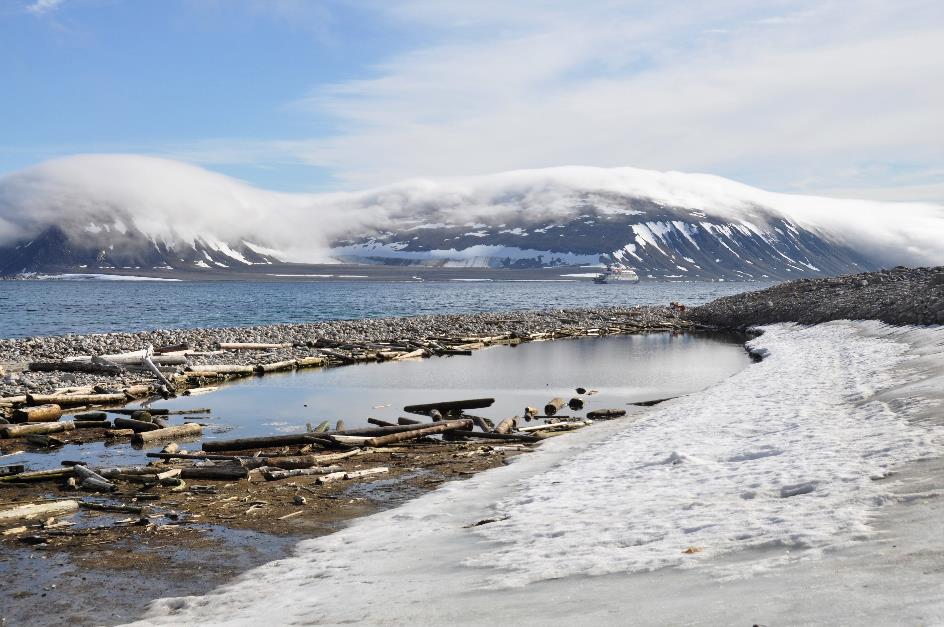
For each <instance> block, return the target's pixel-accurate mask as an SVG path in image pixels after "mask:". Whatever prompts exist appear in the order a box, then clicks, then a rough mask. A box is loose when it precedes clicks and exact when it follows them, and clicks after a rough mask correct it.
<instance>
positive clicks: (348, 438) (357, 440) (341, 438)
mask: <svg viewBox="0 0 944 627" xmlns="http://www.w3.org/2000/svg"><path fill="white" fill-rule="evenodd" d="M328 438H329V439H330V440H331V441H332V442H334V443H335V444H339V445H341V446H364V443H365V442H367V440H369V439H370V438H369V437H367V436H363V435H340V434H337V435H334V434H330V435H328Z"/></svg>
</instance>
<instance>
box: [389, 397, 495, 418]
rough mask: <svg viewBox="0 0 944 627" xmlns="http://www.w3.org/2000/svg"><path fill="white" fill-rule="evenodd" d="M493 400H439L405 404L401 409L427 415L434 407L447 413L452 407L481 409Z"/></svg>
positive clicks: (490, 404) (493, 400) (489, 404)
mask: <svg viewBox="0 0 944 627" xmlns="http://www.w3.org/2000/svg"><path fill="white" fill-rule="evenodd" d="M494 402H495V399H494V398H472V399H467V400H462V401H441V402H439V403H423V404H421V405H407V406H406V407H404V408H403V411H405V412H407V413H410V414H423V415H427V416H428V415H429V414H430V412H431V411H433V410H434V409H436V410H439V411H440V412H444V413H448V412H449V411H451V410H453V409H459V410H466V409H482V408H484V407H491V406H492V404H493V403H494Z"/></svg>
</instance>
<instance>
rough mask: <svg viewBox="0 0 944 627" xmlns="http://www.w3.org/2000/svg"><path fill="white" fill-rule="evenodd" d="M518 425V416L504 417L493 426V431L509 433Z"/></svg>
mask: <svg viewBox="0 0 944 627" xmlns="http://www.w3.org/2000/svg"><path fill="white" fill-rule="evenodd" d="M517 426H518V417H517V416H515V417H514V418H505V419H504V420H502V421H501V422H499V423H498V426H496V427H495V433H511V432H512V431H514V430H515V428H517Z"/></svg>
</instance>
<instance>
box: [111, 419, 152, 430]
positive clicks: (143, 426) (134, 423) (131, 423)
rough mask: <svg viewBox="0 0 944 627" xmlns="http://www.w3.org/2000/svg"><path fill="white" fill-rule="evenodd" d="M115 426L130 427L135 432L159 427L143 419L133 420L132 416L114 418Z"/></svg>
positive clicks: (119, 427)
mask: <svg viewBox="0 0 944 627" xmlns="http://www.w3.org/2000/svg"><path fill="white" fill-rule="evenodd" d="M115 428H116V429H131V430H132V431H134V432H135V433H142V432H144V431H156V430H158V429H160V428H161V427H160V426H159V425H156V424H154V423H153V422H146V421H144V420H135V419H134V418H124V417H122V418H115Z"/></svg>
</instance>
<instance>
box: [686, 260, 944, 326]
mask: <svg viewBox="0 0 944 627" xmlns="http://www.w3.org/2000/svg"><path fill="white" fill-rule="evenodd" d="M687 317H688V318H689V319H690V320H693V321H695V322H699V323H702V324H709V325H713V326H718V327H723V328H730V329H743V328H746V327H749V326H751V325H762V324H770V323H774V322H800V323H803V324H816V323H819V322H827V321H830V320H845V319H847V320H881V321H883V322H887V323H889V324H919V325H928V324H944V266H938V267H936V268H905V267H902V266H899V267H897V268H893V269H891V270H880V271H878V272H866V273H864V274H855V275H848V276H840V277H832V278H828V279H803V280H800V281H791V282H789V283H783V284H780V285H776V286H774V287H771V288H768V289H766V290H762V291H759V292H746V293H743V294H736V295H734V296H726V297H724V298H719V299H717V300H714V301H712V302H710V303H708V304H706V305H701V306H699V307H696V308H694V309H692V310H690V311H689V312H688V314H687Z"/></svg>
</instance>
